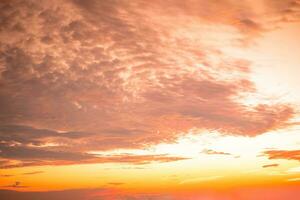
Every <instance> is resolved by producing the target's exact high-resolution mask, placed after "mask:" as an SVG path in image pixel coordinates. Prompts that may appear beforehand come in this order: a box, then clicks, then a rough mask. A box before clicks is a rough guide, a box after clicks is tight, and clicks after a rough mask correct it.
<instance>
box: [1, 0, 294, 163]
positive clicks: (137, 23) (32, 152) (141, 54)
mask: <svg viewBox="0 0 300 200" xmlns="http://www.w3.org/2000/svg"><path fill="white" fill-rule="evenodd" d="M252 4H255V5H256V4H257V2H253V3H251V2H249V1H241V2H238V3H237V2H233V1H221V2H219V1H218V2H216V1H209V2H207V1H204V0H200V1H193V0H188V1H184V2H183V1H177V0H174V1H153V2H151V3H149V2H148V1H142V0H139V1H136V2H129V1H114V0H109V1H96V0H89V1H78V0H70V1H63V2H62V1H58V0H54V1H51V3H49V1H46V0H41V1H33V0H26V1H25V0H20V1H17V0H12V1H1V2H0V18H1V19H2V20H1V22H0V23H1V24H0V27H1V28H0V57H1V61H0V73H1V76H0V85H1V89H0V109H1V113H0V119H1V120H0V121H1V122H0V150H1V154H0V157H1V158H3V159H6V160H11V162H10V161H5V162H9V163H6V164H5V163H4V164H1V166H6V167H7V166H18V165H19V166H26V165H29V166H30V165H47V164H59V163H60V164H63V163H72V164H73V163H89V162H93V163H94V162H100V163H101V162H108V160H109V161H112V160H113V162H116V161H117V160H116V159H120V160H121V161H120V162H123V160H130V159H131V158H130V159H129V158H128V157H127V158H126V159H125V158H124V157H123V156H120V157H111V158H95V157H94V155H90V154H88V153H86V152H90V151H103V150H112V149H120V148H123V149H137V148H144V147H145V146H149V145H155V144H158V143H161V142H170V141H174V140H175V139H176V138H177V137H178V135H180V134H182V133H183V132H186V131H188V130H190V129H191V128H198V129H200V130H214V131H215V130H217V131H219V132H221V133H223V134H235V135H246V136H256V135H259V134H262V133H265V132H267V131H270V130H276V129H280V128H284V127H286V126H289V125H290V124H289V120H290V119H291V118H293V116H294V114H295V108H294V107H293V106H292V105H288V104H286V103H280V102H279V103H278V104H272V103H269V102H267V103H265V102H264V103H262V102H258V103H257V104H255V105H247V104H245V103H243V102H242V101H241V99H242V97H243V96H247V95H255V93H256V92H257V91H256V88H255V85H254V83H253V82H252V80H251V62H250V61H247V60H243V59H240V58H236V57H233V56H229V55H226V54H225V53H224V52H222V50H221V49H222V48H221V47H222V46H223V41H224V40H225V39H224V38H223V36H221V38H219V36H214V35H216V34H210V32H209V30H210V28H209V27H215V28H216V29H219V28H225V29H226V30H228V32H229V33H230V35H231V34H232V36H231V37H230V38H231V39H229V40H228V41H229V42H230V43H232V44H234V42H235V41H236V40H241V41H243V42H252V41H253V40H254V39H255V38H257V37H259V35H261V34H264V33H265V32H266V31H267V30H268V29H269V26H272V27H273V25H274V26H275V25H277V24H280V23H283V22H284V21H291V20H292V21H293V20H296V19H297V17H298V15H299V12H298V8H299V2H298V1H292V0H287V1H284V2H280V3H278V1H275V0H268V1H265V2H263V3H262V5H261V8H262V9H261V11H260V10H256V9H254V8H255V7H256V6H254V5H252ZM166 8H167V9H166ZM212 13H213V14H212ZM273 19H276V20H273ZM270 24H271V25H270ZM215 32H218V33H219V32H220V31H219V30H217V31H215ZM215 32H214V33H215ZM217 35H218V34H217ZM210 37H212V38H210ZM224 37H225V36H224ZM210 41H213V42H212V43H211V42H210ZM226 41H227V39H226ZM157 133H159V134H157ZM150 157H151V156H150ZM132 158H133V156H132ZM135 159H136V160H139V159H140V160H142V159H141V158H140V157H138V156H136V157H134V162H136V160H135ZM148 159H149V160H151V159H154V160H158V161H163V160H164V159H165V160H166V161H170V160H178V159H181V158H176V157H174V158H172V157H163V156H162V157H155V156H152V157H151V159H150V158H148V157H147V158H146V160H145V162H148V161H149V160H148ZM12 161H13V162H12ZM141 162H142V163H143V161H141ZM13 163H21V164H13Z"/></svg>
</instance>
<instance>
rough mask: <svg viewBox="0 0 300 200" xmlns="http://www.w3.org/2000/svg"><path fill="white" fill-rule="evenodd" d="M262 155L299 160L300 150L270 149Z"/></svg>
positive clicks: (270, 157) (271, 157)
mask: <svg viewBox="0 0 300 200" xmlns="http://www.w3.org/2000/svg"><path fill="white" fill-rule="evenodd" d="M264 155H265V156H267V157H268V158H269V159H285V160H297V161H300V150H270V151H265V152H264Z"/></svg>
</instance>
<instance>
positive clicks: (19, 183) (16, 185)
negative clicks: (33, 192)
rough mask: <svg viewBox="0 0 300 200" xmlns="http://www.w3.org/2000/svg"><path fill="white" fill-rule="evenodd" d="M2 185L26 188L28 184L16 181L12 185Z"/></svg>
mask: <svg viewBox="0 0 300 200" xmlns="http://www.w3.org/2000/svg"><path fill="white" fill-rule="evenodd" d="M2 187H5V188H28V186H24V185H22V184H21V182H19V181H16V182H15V183H14V184H12V185H4V186H2Z"/></svg>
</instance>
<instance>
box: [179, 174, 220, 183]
mask: <svg viewBox="0 0 300 200" xmlns="http://www.w3.org/2000/svg"><path fill="white" fill-rule="evenodd" d="M223 177H224V176H208V177H200V178H191V179H186V180H183V181H181V182H180V183H179V184H196V183H200V182H207V181H215V180H218V179H220V178H223Z"/></svg>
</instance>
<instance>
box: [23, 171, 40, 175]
mask: <svg viewBox="0 0 300 200" xmlns="http://www.w3.org/2000/svg"><path fill="white" fill-rule="evenodd" d="M42 173H44V172H43V171H34V172H26V173H23V174H22V175H35V174H42Z"/></svg>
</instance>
